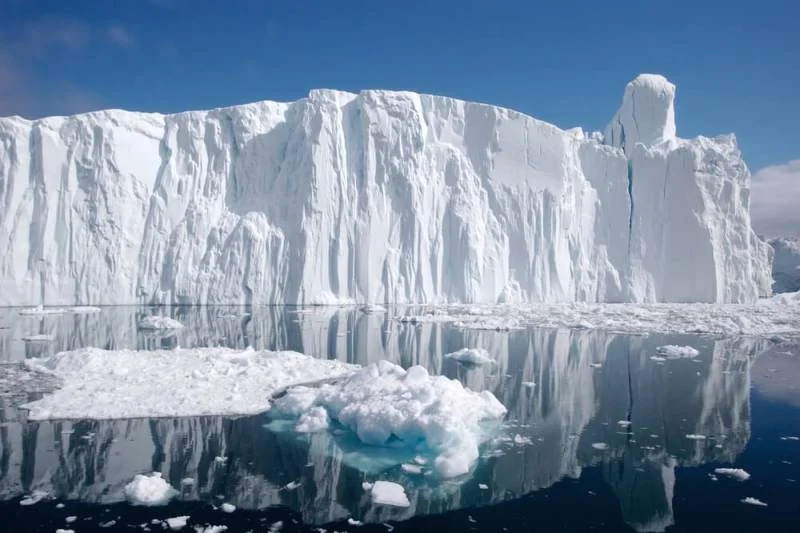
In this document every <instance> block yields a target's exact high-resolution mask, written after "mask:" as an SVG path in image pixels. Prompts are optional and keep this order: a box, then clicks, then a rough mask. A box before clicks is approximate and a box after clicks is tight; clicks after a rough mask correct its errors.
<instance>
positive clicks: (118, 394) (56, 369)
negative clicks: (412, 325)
mask: <svg viewBox="0 0 800 533" xmlns="http://www.w3.org/2000/svg"><path fill="white" fill-rule="evenodd" d="M26 365H28V366H29V367H30V368H32V369H35V370H40V371H43V372H48V373H51V374H54V375H55V376H57V377H59V378H61V381H62V383H63V385H62V387H61V388H60V389H58V390H56V391H54V392H53V393H51V394H48V395H46V396H44V397H43V398H41V399H39V400H36V401H34V402H31V403H28V404H26V405H25V407H26V408H27V409H29V410H30V412H29V414H28V417H29V418H30V419H31V420H44V419H76V418H89V419H111V418H142V417H165V416H169V417H174V416H200V415H211V414H215V415H225V414H255V413H260V412H264V411H266V410H267V409H269V407H270V405H271V397H272V395H274V394H275V393H277V392H278V391H280V390H282V389H284V388H286V387H291V386H294V385H298V384H300V383H307V382H316V381H319V380H323V379H330V378H336V377H341V376H345V375H348V374H351V373H352V372H354V371H355V370H357V369H358V368H359V367H358V366H355V365H348V364H346V363H341V362H338V361H328V360H323V359H315V358H313V357H309V356H307V355H303V354H300V353H297V352H270V351H255V350H253V349H246V350H232V349H229V348H194V349H176V350H152V351H134V350H116V351H114V350H111V351H109V350H101V349H99V348H83V349H80V350H75V351H68V352H61V353H58V354H56V355H52V356H47V357H43V358H39V359H30V360H28V361H26Z"/></svg>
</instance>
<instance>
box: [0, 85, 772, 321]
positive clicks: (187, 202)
mask: <svg viewBox="0 0 800 533" xmlns="http://www.w3.org/2000/svg"><path fill="white" fill-rule="evenodd" d="M675 94H676V89H675V86H674V85H673V84H672V83H670V82H669V81H667V80H666V79H665V78H663V77H662V76H659V75H653V74H642V75H640V76H638V77H637V78H636V79H634V80H633V81H631V82H630V83H629V84H628V85H627V86H626V88H625V92H624V95H623V98H622V103H621V106H620V108H619V110H618V111H617V112H616V114H615V115H614V116H613V118H612V120H611V122H610V123H609V125H608V127H607V128H606V130H605V131H604V132H602V133H601V132H596V133H586V132H584V131H583V130H581V129H580V128H574V129H570V130H562V129H560V128H558V127H556V126H553V125H551V124H548V123H546V122H542V121H540V120H537V119H535V118H532V117H529V116H526V115H524V114H522V113H519V112H516V111H513V110H510V109H504V108H500V107H496V106H492V105H486V104H479V103H470V102H464V101H460V100H456V99H453V98H446V97H441V96H431V95H421V94H415V93H411V92H392V91H376V90H368V91H362V92H360V93H358V94H352V93H347V92H341V91H334V90H314V91H311V93H310V94H309V95H308V97H307V98H303V99H301V100H298V101H295V102H290V103H277V102H257V103H253V104H247V105H240V106H234V107H228V108H224V109H214V110H210V111H190V112H185V113H178V114H174V115H160V114H155V113H134V112H127V111H119V110H109V111H98V112H93V113H86V114H81V115H75V116H70V117H50V118H43V119H40V120H35V121H29V120H26V119H23V118H21V117H8V118H0V202H1V203H2V205H3V209H2V210H0V249H2V250H3V261H2V264H1V265H0V305H40V304H43V305H48V306H55V305H57V306H62V307H64V306H75V305H102V304H141V303H174V304H205V303H208V304H331V303H342V302H351V303H384V302H391V303H455V302H460V303H483V304H497V303H514V302H548V303H564V302H575V301H585V302H706V303H753V302H755V301H756V300H757V299H758V298H759V297H765V296H769V295H770V294H771V285H772V276H771V248H770V246H769V245H768V244H767V243H766V242H764V241H762V240H761V239H759V238H758V237H757V236H756V234H755V233H754V232H753V230H752V228H751V224H750V210H749V204H750V194H749V181H750V173H749V171H748V169H747V166H746V165H745V163H744V161H743V160H742V158H741V155H740V152H739V149H738V147H737V144H736V139H735V138H734V136H733V135H723V136H719V137H714V138H708V137H697V138H694V139H691V140H685V139H681V138H679V137H677V134H676V132H677V130H676V117H675V107H674V101H675Z"/></svg>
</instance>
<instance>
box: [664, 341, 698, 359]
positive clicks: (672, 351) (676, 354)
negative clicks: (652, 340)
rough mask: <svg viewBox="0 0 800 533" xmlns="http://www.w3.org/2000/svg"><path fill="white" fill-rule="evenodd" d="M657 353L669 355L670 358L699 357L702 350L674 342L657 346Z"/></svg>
mask: <svg viewBox="0 0 800 533" xmlns="http://www.w3.org/2000/svg"><path fill="white" fill-rule="evenodd" d="M656 353H657V354H659V355H662V356H665V357H667V358H668V359H679V358H682V357H688V358H692V357H697V356H698V355H700V352H699V351H698V350H697V349H696V348H692V347H691V346H676V345H674V344H667V345H665V346H659V347H658V348H656Z"/></svg>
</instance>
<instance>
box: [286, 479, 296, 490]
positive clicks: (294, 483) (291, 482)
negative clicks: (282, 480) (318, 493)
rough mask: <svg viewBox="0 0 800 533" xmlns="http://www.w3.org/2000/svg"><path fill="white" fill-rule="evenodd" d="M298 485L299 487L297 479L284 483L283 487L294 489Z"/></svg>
mask: <svg viewBox="0 0 800 533" xmlns="http://www.w3.org/2000/svg"><path fill="white" fill-rule="evenodd" d="M298 487H300V482H299V481H290V482H289V483H287V484H286V485H284V487H283V488H285V489H286V490H294V489H296V488H298Z"/></svg>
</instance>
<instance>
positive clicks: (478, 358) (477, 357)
mask: <svg viewBox="0 0 800 533" xmlns="http://www.w3.org/2000/svg"><path fill="white" fill-rule="evenodd" d="M444 356H445V357H446V358H448V359H454V360H456V361H460V362H462V363H469V364H473V365H486V364H490V363H494V362H495V361H494V358H492V356H491V355H489V352H488V351H487V350H486V349H484V348H462V349H460V350H458V351H455V352H451V353H446V354H444Z"/></svg>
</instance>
